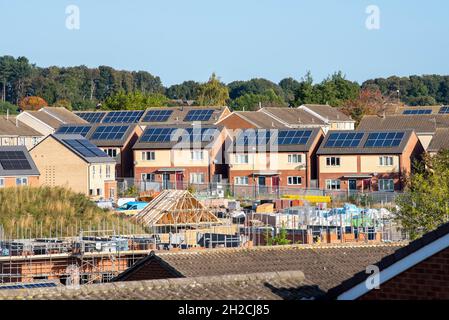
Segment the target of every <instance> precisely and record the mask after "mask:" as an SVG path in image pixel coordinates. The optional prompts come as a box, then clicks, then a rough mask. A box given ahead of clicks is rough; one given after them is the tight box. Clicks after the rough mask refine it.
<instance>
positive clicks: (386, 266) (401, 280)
mask: <svg viewBox="0 0 449 320" xmlns="http://www.w3.org/2000/svg"><path fill="white" fill-rule="evenodd" d="M374 266H376V267H377V268H378V273H377V276H375V277H372V278H370V279H368V277H369V276H371V274H370V273H368V272H367V271H366V266H365V267H364V268H361V270H362V271H360V272H359V273H357V274H355V275H354V276H353V277H352V278H350V279H349V280H346V281H344V282H342V283H341V284H340V285H339V286H337V287H335V288H333V289H332V290H330V291H329V292H328V294H327V297H328V298H329V299H337V300H356V299H358V300H447V299H449V223H446V224H444V225H442V226H440V227H439V228H438V229H436V230H434V231H432V232H429V233H427V234H425V235H424V236H423V237H421V238H419V239H417V240H415V241H413V242H411V243H410V244H409V245H407V246H405V247H402V248H399V249H398V250H396V251H395V252H394V253H392V254H391V255H388V256H385V257H384V258H383V259H381V260H380V261H378V262H377V263H375V264H374ZM375 278H376V279H377V280H378V286H377V287H378V289H375V288H373V286H369V287H368V286H367V285H366V281H367V280H368V281H369V280H371V279H375Z"/></svg>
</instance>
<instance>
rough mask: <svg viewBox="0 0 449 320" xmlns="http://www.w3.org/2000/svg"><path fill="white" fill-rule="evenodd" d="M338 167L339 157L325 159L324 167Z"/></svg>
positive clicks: (339, 163)
mask: <svg viewBox="0 0 449 320" xmlns="http://www.w3.org/2000/svg"><path fill="white" fill-rule="evenodd" d="M337 162H338V163H337ZM340 165H341V159H340V157H326V167H339V166H340Z"/></svg>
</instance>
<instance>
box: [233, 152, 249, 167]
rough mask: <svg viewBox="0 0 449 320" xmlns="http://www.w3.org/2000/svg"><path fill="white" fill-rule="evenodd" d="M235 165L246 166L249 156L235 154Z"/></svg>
mask: <svg viewBox="0 0 449 320" xmlns="http://www.w3.org/2000/svg"><path fill="white" fill-rule="evenodd" d="M234 160H235V163H236V164H248V163H249V155H248V154H247V153H237V154H235V157H234Z"/></svg>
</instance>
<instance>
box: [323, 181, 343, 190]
mask: <svg viewBox="0 0 449 320" xmlns="http://www.w3.org/2000/svg"><path fill="white" fill-rule="evenodd" d="M326 189H327V190H340V180H326Z"/></svg>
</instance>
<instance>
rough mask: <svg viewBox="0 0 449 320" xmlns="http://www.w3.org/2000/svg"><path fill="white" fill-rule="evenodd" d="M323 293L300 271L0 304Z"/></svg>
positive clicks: (106, 288) (5, 293) (100, 288)
mask: <svg viewBox="0 0 449 320" xmlns="http://www.w3.org/2000/svg"><path fill="white" fill-rule="evenodd" d="M319 294H320V291H319V290H318V289H317V288H316V287H313V286H308V285H307V284H306V283H305V277H304V274H303V273H302V272H301V271H293V272H290V271H289V272H267V273H252V274H244V275H222V276H210V277H207V276H206V277H194V278H177V279H163V280H151V281H132V282H114V283H107V284H92V285H84V286H80V287H78V288H66V287H54V288H40V289H19V290H0V300H2V299H3V300H13V299H14V300H23V299H33V300H86V299H90V300H180V299H184V300H281V299H286V300H300V299H307V298H308V297H314V296H317V295H319Z"/></svg>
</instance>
